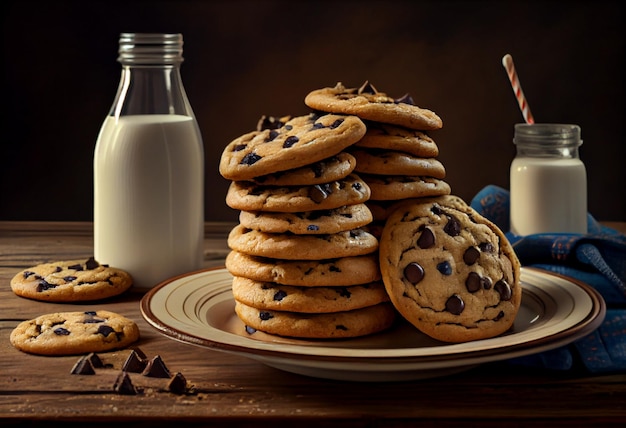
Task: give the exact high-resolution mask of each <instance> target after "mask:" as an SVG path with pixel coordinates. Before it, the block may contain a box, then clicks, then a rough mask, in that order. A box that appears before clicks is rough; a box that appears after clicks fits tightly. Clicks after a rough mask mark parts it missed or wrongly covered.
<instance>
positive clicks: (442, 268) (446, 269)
mask: <svg viewBox="0 0 626 428" xmlns="http://www.w3.org/2000/svg"><path fill="white" fill-rule="evenodd" d="M437 270H438V271H439V272H441V273H442V274H443V275H452V266H450V262H448V261H447V260H446V261H443V262H441V263H439V264H437Z"/></svg>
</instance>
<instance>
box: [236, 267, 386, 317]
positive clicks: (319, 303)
mask: <svg viewBox="0 0 626 428" xmlns="http://www.w3.org/2000/svg"><path fill="white" fill-rule="evenodd" d="M232 290H233V297H234V298H235V300H237V301H239V302H242V303H244V304H246V305H248V306H252V307H253V308H257V309H266V310H277V311H289V312H303V313H327V312H339V311H350V310H353V309H359V308H364V307H366V306H373V305H377V304H378V303H382V302H388V301H389V296H388V295H387V291H386V290H385V286H384V285H383V283H382V282H380V281H379V282H372V283H369V284H362V285H351V286H343V287H340V286H333V287H296V286H292V285H281V284H277V283H275V282H262V281H255V280H253V279H249V278H244V277H238V276H236V277H234V278H233V286H232Z"/></svg>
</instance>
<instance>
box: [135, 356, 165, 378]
mask: <svg viewBox="0 0 626 428" xmlns="http://www.w3.org/2000/svg"><path fill="white" fill-rule="evenodd" d="M141 374H142V375H144V376H148V377H160V378H169V377H171V374H170V371H169V370H168V368H167V366H166V365H165V363H164V362H163V360H162V359H161V356H160V355H155V356H154V357H153V358H152V359H151V360H150V361H148V364H147V365H146V368H145V369H144V370H143V372H142V373H141Z"/></svg>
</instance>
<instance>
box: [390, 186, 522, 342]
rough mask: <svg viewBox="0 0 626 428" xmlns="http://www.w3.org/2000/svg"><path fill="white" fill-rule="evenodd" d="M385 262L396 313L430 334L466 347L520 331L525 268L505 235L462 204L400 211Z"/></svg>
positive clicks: (426, 203)
mask: <svg viewBox="0 0 626 428" xmlns="http://www.w3.org/2000/svg"><path fill="white" fill-rule="evenodd" d="M379 256H380V269H381V273H382V276H383V282H384V284H385V287H386V289H387V292H388V293H389V296H390V298H391V301H392V302H393V304H394V306H395V307H396V309H397V310H398V312H400V314H401V315H402V316H403V317H404V318H405V319H407V320H408V321H409V322H411V323H412V324H413V325H414V326H415V327H417V328H418V329H419V330H421V331H422V332H424V333H426V334H427V335H429V336H431V337H433V338H435V339H438V340H441V341H444V342H466V341H471V340H477V339H485V338H490V337H494V336H497V335H500V334H502V333H504V332H506V331H507V330H508V329H509V328H510V327H511V326H512V325H513V322H514V320H515V316H516V314H517V312H518V310H519V306H520V302H521V296H522V289H521V285H520V264H519V261H518V259H517V257H516V255H515V252H514V251H513V248H512V247H511V245H510V243H509V242H508V241H507V239H506V237H505V236H504V234H503V233H502V231H501V230H500V229H498V227H497V226H495V225H494V224H493V223H491V222H490V221H489V220H487V219H485V218H484V217H482V216H481V215H479V214H478V213H477V212H476V211H474V210H473V209H472V208H471V207H469V206H468V205H467V204H466V203H465V202H464V201H463V200H462V199H461V198H458V197H456V196H451V195H447V196H441V197H437V198H424V199H416V200H412V201H411V200H409V201H406V202H404V203H402V204H400V205H399V206H398V208H397V209H396V210H395V211H394V212H393V213H392V214H391V215H390V216H389V218H388V220H387V223H386V225H385V228H384V230H383V234H382V236H381V238H380V250H379Z"/></svg>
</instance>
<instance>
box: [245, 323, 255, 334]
mask: <svg viewBox="0 0 626 428" xmlns="http://www.w3.org/2000/svg"><path fill="white" fill-rule="evenodd" d="M246 333H248V334H254V333H256V328H254V327H250V326H249V325H247V326H246Z"/></svg>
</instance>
